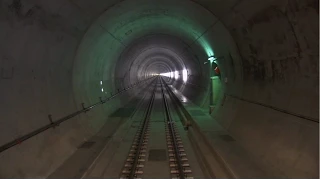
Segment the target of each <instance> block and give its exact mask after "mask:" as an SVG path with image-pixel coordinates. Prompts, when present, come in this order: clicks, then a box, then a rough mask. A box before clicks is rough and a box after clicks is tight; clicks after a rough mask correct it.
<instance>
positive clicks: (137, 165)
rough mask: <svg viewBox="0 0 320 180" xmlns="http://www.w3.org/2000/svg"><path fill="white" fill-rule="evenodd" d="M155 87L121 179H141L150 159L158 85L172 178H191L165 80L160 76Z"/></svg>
mask: <svg viewBox="0 0 320 180" xmlns="http://www.w3.org/2000/svg"><path fill="white" fill-rule="evenodd" d="M155 84H156V85H155V87H154V88H153V91H152V94H151V97H150V100H149V102H148V106H147V108H146V111H145V115H144V119H143V120H142V121H141V123H140V126H139V128H138V130H137V132H136V135H135V137H134V140H133V143H132V145H131V148H130V151H129V153H128V156H127V158H126V162H125V164H124V167H123V169H122V171H121V175H120V178H121V179H140V178H143V173H144V168H145V166H146V161H147V160H148V157H147V156H148V142H149V141H152V139H149V134H150V131H151V129H150V116H151V113H152V109H153V105H154V101H155V94H156V90H157V86H158V85H160V88H161V97H162V103H163V107H164V108H163V111H164V114H165V123H164V124H165V126H166V127H165V136H166V137H165V138H166V142H167V156H168V166H169V169H170V172H169V174H170V175H171V178H172V179H189V178H193V177H192V171H191V168H190V165H189V163H188V158H187V155H186V152H185V149H184V147H183V143H182V139H181V137H180V135H179V132H178V130H177V128H176V124H175V122H174V120H173V119H172V116H171V114H170V107H169V103H168V99H167V98H168V97H169V98H170V96H167V95H166V94H167V93H168V92H167V90H166V88H165V86H164V84H165V81H164V80H163V79H162V78H161V77H158V78H157V80H156V83H155Z"/></svg>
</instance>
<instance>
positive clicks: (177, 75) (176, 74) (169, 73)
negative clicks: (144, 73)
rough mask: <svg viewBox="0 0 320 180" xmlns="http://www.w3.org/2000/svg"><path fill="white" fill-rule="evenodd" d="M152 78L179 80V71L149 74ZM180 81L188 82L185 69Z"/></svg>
mask: <svg viewBox="0 0 320 180" xmlns="http://www.w3.org/2000/svg"><path fill="white" fill-rule="evenodd" d="M151 75H152V76H156V75H161V76H165V77H170V78H171V79H173V78H175V79H176V80H178V79H179V71H174V72H168V73H161V74H151ZM182 80H183V82H187V80H188V71H187V70H186V69H184V70H182ZM100 85H101V86H102V81H100ZM103 91H104V89H103V87H102V88H101V92H103Z"/></svg>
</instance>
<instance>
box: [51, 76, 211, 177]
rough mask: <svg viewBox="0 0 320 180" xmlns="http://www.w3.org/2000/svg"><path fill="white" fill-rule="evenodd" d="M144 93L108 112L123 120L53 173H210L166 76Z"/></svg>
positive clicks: (94, 175) (157, 80)
mask: <svg viewBox="0 0 320 180" xmlns="http://www.w3.org/2000/svg"><path fill="white" fill-rule="evenodd" d="M140 94H141V96H140V97H141V98H140V99H134V100H131V102H130V103H129V104H127V105H126V106H124V107H122V108H120V109H118V110H117V111H116V112H114V113H113V114H111V115H110V116H109V118H112V119H115V120H118V121H123V123H122V124H121V125H120V126H119V128H118V129H117V130H116V132H114V134H113V135H112V136H111V137H108V138H107V139H104V140H100V141H98V143H97V141H96V140H97V138H98V137H96V138H93V139H92V140H90V141H88V142H86V143H84V144H82V145H81V146H80V147H79V149H78V151H77V152H78V153H77V152H76V153H75V154H74V155H73V156H72V157H71V158H69V160H67V161H66V162H65V163H64V164H63V165H62V166H61V167H60V168H58V169H57V170H56V171H55V172H54V173H52V174H51V175H50V176H49V178H130V174H131V176H133V178H147V179H151V178H165V179H167V178H181V176H183V178H206V176H205V174H204V172H203V171H202V169H201V167H202V165H200V163H201V162H199V161H198V157H197V155H196V153H195V151H194V148H193V145H192V142H191V141H190V140H189V138H188V133H187V130H186V128H185V126H184V124H183V120H182V119H181V118H183V117H182V116H181V114H179V113H178V109H176V108H175V107H174V100H173V99H171V98H170V95H169V94H168V92H167V89H166V88H165V85H164V81H163V82H162V78H155V80H154V81H152V82H151V83H150V85H149V86H147V88H146V89H144V90H142V92H141V93H140ZM164 98H165V99H166V101H164ZM165 103H166V104H165ZM166 110H167V111H169V112H166ZM166 113H168V114H169V115H168V116H167V115H166ZM168 117H170V118H168ZM168 119H170V122H171V124H170V122H169V120H168ZM144 122H145V123H147V124H145V126H146V128H145V134H144V135H142V136H143V137H142V136H139V133H141V131H142V130H143V127H144ZM171 125H172V126H171ZM170 132H172V133H170ZM94 139H95V140H94ZM173 139H174V140H173ZM139 140H142V141H143V142H141V146H140V149H139V142H138V141H139ZM138 150H139V152H138ZM175 152H177V153H175ZM137 154H138V155H137ZM176 155H178V157H179V158H176V157H177V156H176ZM135 158H136V159H135ZM134 164H135V166H134V168H133V167H132V166H133V165H134ZM132 169H135V171H133V170H132ZM131 171H133V172H131Z"/></svg>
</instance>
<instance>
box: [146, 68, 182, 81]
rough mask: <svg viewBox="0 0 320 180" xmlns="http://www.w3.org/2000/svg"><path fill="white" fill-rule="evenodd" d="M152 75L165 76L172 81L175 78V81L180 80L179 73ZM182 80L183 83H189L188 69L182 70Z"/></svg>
mask: <svg viewBox="0 0 320 180" xmlns="http://www.w3.org/2000/svg"><path fill="white" fill-rule="evenodd" d="M151 75H152V76H156V75H160V76H165V77H169V78H171V79H173V78H174V79H175V80H178V79H179V71H171V72H167V73H161V74H151ZM182 80H183V82H187V81H188V70H187V69H184V70H182Z"/></svg>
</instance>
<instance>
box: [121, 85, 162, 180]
mask: <svg viewBox="0 0 320 180" xmlns="http://www.w3.org/2000/svg"><path fill="white" fill-rule="evenodd" d="M157 81H158V80H157ZM155 88H156V87H154V90H153V92H152V95H151V99H150V101H149V104H148V107H147V110H146V112H145V118H144V120H143V121H142V122H141V124H140V127H139V128H138V131H137V133H136V135H135V137H134V140H133V143H132V146H131V149H130V152H129V155H128V157H127V159H126V162H125V165H124V168H123V170H122V172H121V177H120V178H121V179H138V178H140V176H141V175H142V174H143V168H144V163H145V161H146V153H147V143H148V138H149V130H150V129H149V121H150V114H151V111H152V107H153V103H154V97H155Z"/></svg>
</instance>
